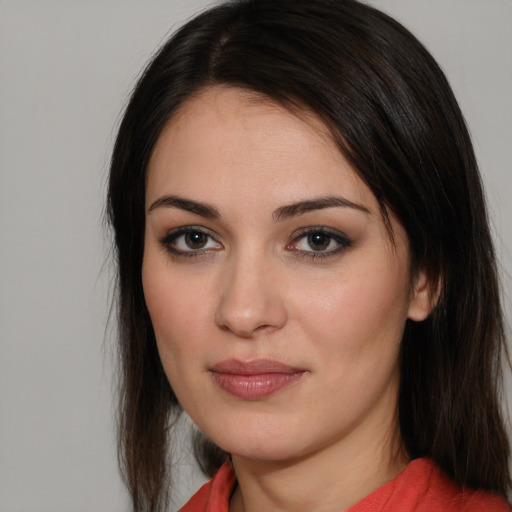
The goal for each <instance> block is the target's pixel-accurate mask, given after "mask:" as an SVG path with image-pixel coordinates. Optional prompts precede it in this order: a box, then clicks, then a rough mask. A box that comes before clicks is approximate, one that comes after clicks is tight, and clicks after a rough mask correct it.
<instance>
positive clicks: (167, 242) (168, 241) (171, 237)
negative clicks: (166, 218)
mask: <svg viewBox="0 0 512 512" xmlns="http://www.w3.org/2000/svg"><path fill="white" fill-rule="evenodd" d="M188 233H202V234H204V235H206V236H207V237H209V238H210V239H211V240H213V241H214V242H215V244H216V245H217V247H215V248H211V247H207V248H200V249H197V250H194V249H190V250H180V249H177V248H175V247H173V245H172V244H173V242H174V241H175V240H177V239H178V238H180V237H181V236H184V235H186V234H188ZM159 242H160V244H161V245H162V247H163V248H164V250H165V251H167V252H168V253H169V254H171V255H172V256H176V257H185V258H189V257H200V256H202V257H204V256H207V255H208V253H211V252H215V251H218V250H220V249H221V248H222V244H221V243H220V242H219V241H218V237H217V235H216V234H215V233H213V232H212V231H210V230H209V229H207V228H204V227H202V226H181V227H179V228H176V229H173V230H171V231H170V232H168V233H167V234H165V235H164V236H163V237H161V238H159Z"/></svg>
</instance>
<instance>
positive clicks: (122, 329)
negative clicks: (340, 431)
mask: <svg viewBox="0 0 512 512" xmlns="http://www.w3.org/2000/svg"><path fill="white" fill-rule="evenodd" d="M218 84H223V85H228V86H236V87H242V88H246V89H249V90H252V91H257V92H259V93H261V94H264V95H266V96H268V97H269V98H271V99H273V100H274V101H276V102H279V103H280V104H282V105H284V106H286V107H287V108H290V109H302V110H307V111H310V112H313V113H314V114H315V115H317V116H318V117H319V118H320V119H321V120H322V121H323V122H324V123H325V125H326V126H327V127H328V128H329V130H330V133H331V136H332V138H333V140H334V141H335V142H336V143H337V145H338V147H339V150H340V151H341V152H342V153H343V155H344V156H345V157H346V158H347V159H348V160H349V161H350V162H351V164H352V165H353V167H354V169H355V172H357V174H358V175H359V177H360V178H361V179H362V180H363V181H364V182H365V183H366V185H367V186H368V187H369V188H370V189H371V191H372V192H373V194H374V195H375V197H376V198H377V200H378V202H379V205H380V209H381V212H382V215H383V216H384V219H385V220H386V221H387V223H388V224H387V225H388V228H389V230H390V236H391V237H392V231H391V225H390V223H389V213H390V212H392V213H393V214H394V215H395V216H396V217H397V218H398V220H399V221H400V222H401V224H402V225H403V226H404V228H405V230H406V232H407V234H408V239H409V245H410V253H411V267H412V273H413V275H414V273H415V272H417V271H418V270H420V269H423V270H424V271H425V272H426V273H427V275H428V276H429V278H430V279H431V280H432V282H436V283H439V289H440V295H439V299H438V301H437V305H436V307H435V308H434V310H433V311H432V313H431V315H430V316H429V317H428V318H427V319H426V320H425V321H423V322H420V323H414V322H410V321H408V322H407V324H406V328H405V333H404V336H403V340H402V345H401V355H400V357H401V359H400V368H401V385H400V396H399V425H400V430H401V435H402V438H403V441H404V444H405V447H406V449H407V452H408V454H409V456H410V457H412V458H416V457H424V456H428V457H431V458H432V459H433V460H434V461H435V462H436V463H437V464H438V466H439V467H440V468H441V469H442V470H443V471H445V472H446V473H447V474H448V475H449V476H450V477H452V478H453V479H454V480H455V481H456V482H458V483H459V484H460V485H463V486H468V487H471V488H478V489H485V490H489V491H494V492H497V493H499V494H501V495H503V496H506V493H507V491H508V489H509V485H510V474H509V470H508V458H509V443H508V439H507V435H506V430H505V426H504V420H503V416H502V413H501V411H500V389H501V388H500V383H501V378H502V374H501V372H502V369H501V368H502V359H503V356H504V354H506V344H505V335H504V325H503V315H502V311H501V306H500V296H499V286H498V279H497V271H496V263H495V255H494V249H493V244H492V240H491V236H490V232H489V226H488V219H487V213H486V208H485V202H484V195H483V190H482V185H481V181H480V176H479V172H478V168H477V163H476V159H475V155H474V151H473V148H472V144H471V140H470V137H469V134H468V131H467V128H466V125H465V122H464V119H463V116H462V113H461V111H460V109H459V107H458V105H457V102H456V100H455V98H454V96H453V93H452V91H451V89H450V86H449V84H448V82H447V80H446V78H445V76H444V74H443V72H442V71H441V70H440V68H439V66H438V65H437V64H436V62H435V61H434V59H433V58H432V57H431V55H430V54H429V53H428V52H427V51H426V50H425V48H424V47H423V46H422V45H421V44H420V43H419V42H418V41H417V40H416V39H415V38H414V37H413V36H412V35H411V34H410V33H409V32H408V31H407V30H406V29H405V28H404V27H402V26H401V25H400V24H399V23H397V22H396V21H394V20H393V19H391V18H390V17H388V16H387V15H385V14H383V13H381V12H379V11H378V10H376V9H374V8H372V7H370V6H368V5H364V4H362V3H359V2H357V1H355V0H238V1H230V2H227V3H224V4H221V5H219V6H216V7H213V8H211V9H210V10H208V11H206V12H204V13H202V14H200V15H198V16H197V17H195V18H194V19H192V20H191V21H190V22H188V23H187V24H186V25H185V26H183V27H182V28H181V29H180V30H179V31H178V32H177V33H176V34H175V35H174V36H173V37H172V38H171V39H170V40H169V41H168V42H167V43H166V44H165V45H164V46H163V47H162V48H161V49H160V50H159V52H158V53H157V54H156V56H155V57H154V58H153V59H152V61H151V62H150V63H149V65H148V67H147V68H146V70H145V72H144V73H143V75H142V77H141V78H140V80H139V82H138V84H137V85H136V87H135V89H134V91H133V94H132V96H131V99H130V101H129V103H128V106H127V108H126V111H125V114H124V117H123V119H122V122H121V124H120V128H119V132H118V136H117V139H116V142H115V147H114V152H113V156H112V162H111V170H110V181H109V189H108V216H109V220H110V222H111V225H112V226H113V229H114V233H115V244H116V257H117V266H118V297H117V300H118V322H119V351H120V358H121V374H120V408H119V454H120V462H121V467H122V470H123V474H124V477H125V481H126V483H127V486H128V488H129V489H130V491H131V494H132V501H133V507H134V510H137V511H140V510H148V511H156V510H162V509H163V508H164V507H165V504H166V502H167V500H168V497H169V495H168V491H169V489H170V485H169V477H170V466H169V462H168V460H167V457H168V453H169V449H170V448H172V439H173V438H172V428H171V427H172V423H173V422H174V420H175V418H176V417H177V415H179V412H180V406H179V404H178V402H177V400H176V397H175V395H174V393H173V391H172V389H171V388H170V385H169V383H168V381H167V379H166V377H165V375H164V372H163V369H162V366H161V363H160V360H159V357H158V353H157V349H156V342H155V336H154V332H153V329H152V326H151V322H150V319H149V315H148V311H147V308H146V305H145V302H144V296H143V289H142V281H141V267H142V256H143V246H144V225H145V216H144V215H145V214H144V202H145V197H144V196H145V179H146V168H147V165H148V162H149V159H150V157H151V154H152V150H153V148H154V146H155V143H156V141H157V139H158V137H159V135H160V133H161V131H162V129H163V127H164V126H165V124H166V123H167V122H168V121H169V120H170V119H171V118H172V116H173V114H174V113H175V112H176V110H177V109H178V108H179V107H180V105H181V104H182V103H183V101H184V100H186V99H187V98H189V97H191V95H193V94H195V93H197V92H199V91H200V90H201V89H203V88H205V87H209V86H214V85H218ZM207 443H208V444H207V449H206V450H205V451H202V452H201V450H199V451H200V452H201V453H202V455H201V453H200V454H199V458H200V463H201V465H202V467H203V468H205V469H206V470H207V472H208V473H211V472H212V471H214V470H215V469H216V468H217V467H218V465H219V463H220V461H221V459H222V457H223V454H222V452H220V450H219V449H216V448H215V447H214V446H213V445H212V444H211V443H209V442H207Z"/></svg>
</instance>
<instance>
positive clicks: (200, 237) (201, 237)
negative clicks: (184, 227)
mask: <svg viewBox="0 0 512 512" xmlns="http://www.w3.org/2000/svg"><path fill="white" fill-rule="evenodd" d="M184 242H185V244H186V245H187V247H188V248H189V249H196V250H197V249H203V248H204V246H205V245H206V244H207V242H208V235H206V234H205V233H202V232H201V231H194V232H192V233H187V234H186V235H185V237H184Z"/></svg>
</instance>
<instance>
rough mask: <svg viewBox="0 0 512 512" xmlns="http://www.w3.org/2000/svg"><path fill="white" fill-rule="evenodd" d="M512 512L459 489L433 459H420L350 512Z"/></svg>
mask: <svg viewBox="0 0 512 512" xmlns="http://www.w3.org/2000/svg"><path fill="white" fill-rule="evenodd" d="M434 510H435V511H436V512H511V510H512V509H511V507H510V505H509V504H508V503H507V502H506V501H505V500H504V499H503V498H502V497H501V496H498V495H496V494H492V493H489V492H486V491H480V490H472V489H467V488H464V487H461V486H459V485H457V484H456V483H455V482H454V481H453V480H451V479H450V478H449V477H448V476H447V475H445V474H444V473H443V472H442V471H441V470H440V469H439V468H438V467H437V465H436V464H435V463H434V462H433V461H432V460H430V459H427V458H424V459H416V460H414V461H412V462H411V463H410V464H409V466H408V467H407V468H406V469H405V470H404V471H403V472H402V473H401V474H400V475H398V476H397V477H396V478H395V479H394V480H392V481H391V482H389V483H388V484H386V485H385V486H384V487H381V488H380V489H378V490H377V491H375V492H374V493H373V494H371V495H370V496H368V497H367V498H365V499H363V500H362V501H361V502H360V503H358V504H357V505H355V506H354V507H352V508H351V509H350V510H349V511H347V512H370V511H372V512H377V511H378V512H432V511H434Z"/></svg>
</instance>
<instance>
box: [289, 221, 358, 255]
mask: <svg viewBox="0 0 512 512" xmlns="http://www.w3.org/2000/svg"><path fill="white" fill-rule="evenodd" d="M314 233H320V234H322V235H326V236H328V237H330V238H331V239H332V240H334V241H335V242H336V243H337V244H338V246H337V247H336V248H335V249H331V250H329V251H314V250H311V251H305V250H302V249H297V248H296V247H294V246H295V244H297V242H299V241H301V240H303V239H304V238H305V237H307V236H308V235H310V234H314ZM291 236H292V237H293V239H292V241H291V242H290V243H289V244H288V245H287V249H288V250H290V251H292V252H294V253H295V254H296V255H297V256H299V257H302V258H312V259H319V258H329V257H331V256H336V255H338V254H340V253H341V252H343V251H344V250H345V249H347V248H348V247H350V246H351V245H352V241H351V240H350V238H349V237H348V236H347V235H345V234H344V233H342V232H341V231H338V230H337V229H333V228H329V227H327V226H310V227H304V228H301V229H299V230H298V231H296V232H294V233H292V235H291Z"/></svg>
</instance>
